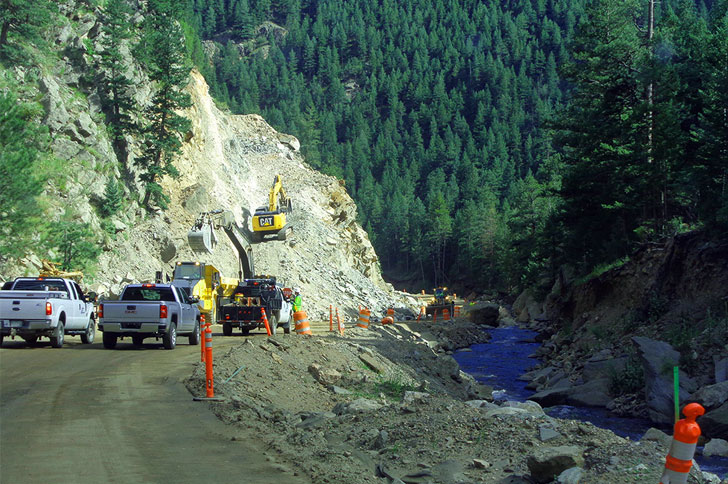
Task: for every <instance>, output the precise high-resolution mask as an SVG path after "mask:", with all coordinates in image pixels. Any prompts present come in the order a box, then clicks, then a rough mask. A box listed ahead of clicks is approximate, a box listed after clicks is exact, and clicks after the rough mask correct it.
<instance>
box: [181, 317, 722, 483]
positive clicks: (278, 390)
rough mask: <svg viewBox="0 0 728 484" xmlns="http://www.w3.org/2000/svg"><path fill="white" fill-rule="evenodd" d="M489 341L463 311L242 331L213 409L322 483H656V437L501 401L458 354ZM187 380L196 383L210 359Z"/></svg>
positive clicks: (224, 364)
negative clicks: (288, 331) (451, 315)
mask: <svg viewBox="0 0 728 484" xmlns="http://www.w3.org/2000/svg"><path fill="white" fill-rule="evenodd" d="M486 338H487V333H485V332H484V331H482V329H481V327H480V326H477V325H475V324H473V323H470V322H469V321H467V320H466V319H464V318H463V319H458V320H456V321H453V322H449V323H442V322H438V323H437V324H432V323H430V322H426V323H414V322H411V323H409V324H404V323H402V324H395V325H388V326H381V325H375V326H373V327H372V329H369V330H364V329H360V328H353V329H347V330H346V333H345V335H344V336H340V335H338V334H334V333H330V334H326V335H324V336H313V337H302V336H295V335H291V336H277V337H273V338H267V339H263V338H252V339H250V338H246V339H242V340H241V344H240V345H239V346H237V347H234V348H232V349H230V350H229V351H227V352H226V353H223V354H221V355H217V356H216V358H215V377H216V394H217V396H220V397H222V398H223V401H221V402H214V403H210V406H211V409H212V411H213V412H215V414H217V415H218V417H219V418H220V419H222V420H223V421H225V422H227V423H229V424H230V425H233V426H240V427H241V428H253V429H254V430H255V431H256V432H257V433H258V434H259V435H260V437H261V439H262V441H264V442H265V443H266V446H265V448H263V449H261V454H262V455H263V454H264V455H265V456H266V458H267V459H269V460H272V461H275V462H277V463H278V464H279V465H280V467H281V470H282V472H284V473H288V474H289V475H293V474H303V475H306V476H308V477H310V478H311V480H312V481H313V482H317V483H319V482H322V483H323V482H331V483H343V484H347V483H351V484H355V483H356V484H359V483H375V482H376V483H380V482H393V483H400V482H404V483H428V482H431V483H468V482H487V483H491V482H492V483H533V482H536V483H547V482H561V483H569V482H573V483H575V482H580V483H581V484H588V483H600V484H603V483H637V482H658V481H659V477H660V475H661V472H662V467H663V465H664V457H665V454H666V451H667V449H666V448H665V447H664V446H663V444H662V443H660V442H657V441H650V440H644V441H642V442H632V441H629V440H627V439H623V438H621V437H618V436H616V435H615V434H613V433H612V432H610V431H607V430H603V429H600V428H597V427H595V426H593V425H591V424H588V423H582V422H577V421H571V420H559V419H555V418H552V417H549V416H547V415H546V414H545V413H544V412H543V410H542V408H541V407H540V405H538V404H536V403H534V402H526V403H517V402H498V403H494V402H493V401H492V398H491V389H490V388H487V387H485V386H483V385H481V384H479V383H477V382H476V381H474V380H473V379H472V378H471V377H470V376H469V375H467V374H465V373H463V372H461V371H460V368H459V366H458V365H457V363H456V362H455V360H454V359H453V358H452V356H451V354H452V352H453V351H454V350H455V349H457V348H463V347H467V346H470V345H472V344H475V343H479V342H484V341H485V340H486ZM236 372H237V373H236ZM186 383H187V386H188V388H189V389H190V391H191V392H192V393H194V394H200V392H201V391H202V389H203V386H204V370H203V368H202V365H200V367H199V368H197V369H196V370H195V372H194V373H193V374H192V375H191V376H190V377H189V379H188V380H187V382H186ZM231 445H235V443H234V442H231ZM284 475H285V474H284ZM706 477H707V478H710V479H712V480H708V481H707V482H719V479H717V480H716V479H715V478H712V477H710V476H704V475H702V474H701V473H699V471H698V470H697V469H696V470H694V471H693V472H692V473H691V477H690V481H689V482H692V483H697V482H706V481H705V480H700V479H705V478H706ZM282 482H285V477H284V478H282ZM725 482H726V483H728V481H725Z"/></svg>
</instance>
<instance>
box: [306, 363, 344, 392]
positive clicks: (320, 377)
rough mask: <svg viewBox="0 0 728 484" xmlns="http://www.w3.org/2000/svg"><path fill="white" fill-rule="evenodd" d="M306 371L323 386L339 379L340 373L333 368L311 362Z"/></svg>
mask: <svg viewBox="0 0 728 484" xmlns="http://www.w3.org/2000/svg"><path fill="white" fill-rule="evenodd" d="M308 372H309V373H310V374H311V375H312V376H313V378H314V379H315V380H316V381H317V382H319V383H320V384H322V385H324V386H330V385H333V384H334V383H337V382H338V381H339V380H341V373H339V372H338V371H336V370H334V369H333V368H326V367H323V366H321V365H319V364H317V363H312V364H311V365H309V367H308Z"/></svg>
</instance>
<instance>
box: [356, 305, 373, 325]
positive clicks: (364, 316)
mask: <svg viewBox="0 0 728 484" xmlns="http://www.w3.org/2000/svg"><path fill="white" fill-rule="evenodd" d="M370 315H371V311H369V310H368V309H367V308H363V309H360V310H359V321H357V323H356V325H357V326H359V327H360V328H364V329H369V316H370Z"/></svg>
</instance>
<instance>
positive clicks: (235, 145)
mask: <svg viewBox="0 0 728 484" xmlns="http://www.w3.org/2000/svg"><path fill="white" fill-rule="evenodd" d="M61 11H62V12H65V15H66V16H67V17H65V18H63V23H64V24H62V25H59V26H58V27H57V30H56V32H54V33H53V35H54V40H55V45H56V47H57V52H58V56H59V61H58V62H57V64H56V65H53V66H51V67H50V68H42V67H17V68H15V70H14V71H13V72H12V73H11V74H12V76H14V77H15V80H16V81H17V82H18V83H20V84H23V83H25V84H26V92H25V93H24V94H25V96H26V97H27V98H28V99H30V98H32V97H37V98H39V99H41V102H42V104H43V106H45V108H46V109H45V117H44V120H43V122H44V124H46V125H47V126H48V128H49V131H50V134H51V137H52V140H53V141H52V150H53V153H54V155H55V156H56V157H57V158H58V159H59V160H61V161H62V162H63V163H64V164H65V166H66V170H67V172H68V173H69V174H70V175H69V176H68V177H67V179H65V180H63V182H56V181H54V180H51V182H50V183H49V186H48V187H47V189H46V192H45V196H46V198H47V199H48V200H49V205H50V206H49V209H48V216H49V218H51V219H56V218H60V217H61V216H62V215H64V214H73V216H74V217H75V219H76V220H78V221H81V222H82V223H83V224H85V225H87V226H89V227H91V228H92V229H93V230H94V232H95V233H96V234H97V243H98V244H99V245H100V246H101V247H103V253H102V254H101V256H100V259H99V263H98V266H97V268H96V270H95V272H94V273H92V274H88V275H87V276H86V278H85V280H84V283H85V285H86V286H87V287H88V288H89V289H93V290H94V291H97V292H99V293H100V294H102V295H104V296H106V297H113V296H114V295H115V294H118V292H119V290H120V288H121V287H123V285H124V284H126V283H129V282H133V281H149V280H152V279H153V278H154V276H155V273H156V272H157V271H162V272H164V273H171V270H172V267H173V264H174V263H175V262H176V261H179V260H199V261H203V262H207V263H212V264H214V265H215V266H217V267H218V268H219V269H220V270H221V271H222V272H223V275H224V276H226V277H236V276H237V273H238V262H237V255H236V252H235V250H234V248H233V246H232V244H230V243H229V241H228V240H227V238H226V237H225V235H224V233H222V232H221V233H219V234H217V235H218V238H219V239H220V243H219V244H218V246H217V248H216V249H215V250H214V251H213V253H212V254H196V253H193V252H192V251H191V250H190V248H189V245H188V243H187V240H186V235H187V231H188V230H189V229H190V228H191V227H192V224H193V222H194V220H195V218H196V217H197V215H198V214H199V213H200V212H202V211H209V210H215V209H224V210H231V211H232V212H233V213H234V214H235V216H236V218H237V222H238V223H239V224H242V223H244V220H243V211H244V210H245V209H247V210H249V211H250V212H252V211H254V210H255V208H256V207H258V206H261V205H264V204H266V203H267V199H268V191H269V188H270V185H271V184H272V181H273V177H274V175H276V174H280V175H282V176H283V183H284V187H285V189H286V191H287V192H288V194H289V196H290V197H291V198H292V200H293V214H292V216H291V217H290V220H291V222H292V223H293V226H294V231H293V237H292V238H291V240H288V241H285V242H283V241H272V242H266V243H263V244H256V245H255V246H254V259H255V268H256V271H257V272H258V273H261V274H270V275H275V276H276V277H277V278H278V279H279V280H281V281H283V282H285V283H286V284H288V285H291V286H299V287H301V289H302V290H303V297H304V309H306V310H307V311H309V316H310V317H314V318H316V317H319V318H320V317H323V316H324V315H326V316H327V317H328V308H329V305H334V306H337V307H339V308H340V311H341V312H342V313H343V314H345V315H346V314H348V315H350V316H354V315H355V314H356V313H357V312H358V307H359V306H366V307H369V308H370V309H371V310H372V314H374V315H379V314H380V313H384V311H385V310H386V308H387V307H390V306H398V307H410V308H416V303H415V301H414V300H413V299H411V298H409V297H408V296H407V295H405V294H401V293H397V292H395V291H394V290H393V288H392V287H391V285H389V284H387V283H385V282H384V281H383V279H382V277H381V272H380V265H379V260H378V257H377V255H376V253H375V252H374V249H373V248H372V245H371V243H370V242H369V239H368V236H367V233H366V232H365V231H364V230H363V229H362V228H361V226H360V225H359V224H358V223H357V221H356V206H355V204H354V202H353V200H352V199H351V198H350V197H349V195H348V194H347V193H346V190H345V187H344V186H343V185H342V183H340V182H339V180H337V179H335V178H333V177H329V176H325V175H323V174H321V173H318V172H316V171H315V170H313V169H311V168H310V167H309V166H308V165H307V164H306V162H305V160H304V158H303V156H302V155H301V154H300V152H299V148H300V143H299V142H298V140H297V139H296V138H295V137H293V136H291V135H287V134H284V133H278V132H276V131H275V130H274V129H273V128H272V127H271V126H270V125H268V124H267V123H266V122H265V120H264V119H262V118H261V117H260V116H258V115H254V114H251V115H240V116H237V115H231V114H229V113H225V112H223V111H221V110H220V109H218V108H217V107H216V106H215V102H214V101H213V99H212V98H211V97H210V95H209V93H208V87H207V84H206V83H205V80H204V78H203V77H202V76H201V75H200V74H199V73H198V72H196V71H193V72H191V73H190V81H189V84H188V85H187V87H186V90H187V92H188V93H189V94H190V95H191V97H192V101H193V105H192V107H191V108H189V109H188V110H186V111H185V112H184V113H183V114H184V115H185V116H186V117H188V118H189V119H190V120H191V121H192V128H191V129H190V131H189V132H188V133H186V136H185V137H184V140H183V141H184V144H183V153H182V155H181V157H180V158H179V159H177V160H176V161H175V166H176V167H177V169H178V170H179V172H180V176H179V177H178V178H176V179H172V178H166V179H164V180H163V182H162V186H163V187H164V190H165V192H166V194H168V195H169V196H170V203H169V208H168V209H167V210H165V211H161V210H158V211H156V212H153V213H149V212H147V210H145V209H143V208H142V207H141V206H140V203H139V200H140V199H141V198H142V197H143V192H142V190H141V186H140V184H139V182H138V179H137V177H136V175H135V169H134V164H133V160H134V157H135V155H136V154H137V153H138V147H137V145H136V140H135V139H134V138H128V139H127V141H128V143H129V147H130V149H129V152H130V155H129V160H126V161H125V162H124V161H122V160H118V159H117V155H116V154H115V152H114V149H113V148H112V146H111V143H110V142H109V136H108V134H107V128H106V126H105V124H104V115H103V112H102V109H101V105H100V101H99V99H100V98H99V93H98V92H97V86H94V85H93V84H91V83H89V82H88V79H91V78H93V76H91V74H92V73H93V70H94V69H95V67H94V63H93V55H94V51H95V50H97V49H98V47H99V43H98V40H99V35H101V34H100V33H99V32H100V24H99V13H100V11H99V10H98V9H97V10H96V12H94V13H90V12H87V11H86V12H83V10H81V9H76V8H75V2H74V1H71V0H69V1H67V2H64V3H63V8H62V9H61ZM79 12H83V13H79ZM123 47H124V48H122V51H123V52H125V53H126V54H127V61H128V62H129V72H130V73H131V75H132V76H133V81H134V83H135V85H136V87H135V99H136V101H137V102H138V103H140V105H143V104H144V103H145V102H148V100H149V99H150V96H151V94H152V92H153V89H154V86H152V85H150V84H149V82H148V80H147V78H146V76H145V74H144V70H143V68H142V66H139V65H138V64H136V63H135V61H134V59H133V58H132V57H131V56H129V55H128V52H129V51H128V49H126V46H123ZM33 79H38V82H37V84H36V83H34V82H33ZM110 178H114V179H117V180H123V181H124V195H125V198H126V200H125V203H124V209H123V211H122V212H120V213H118V214H116V215H114V216H112V217H111V218H110V219H103V218H102V217H101V215H100V214H99V210H98V207H99V203H100V201H101V200H102V199H103V196H104V187H105V185H106V182H107V181H108V180H109V179H110ZM48 256H51V257H52V256H53V254H34V253H28V254H27V256H26V257H24V258H22V259H21V260H20V261H10V262H8V263H6V264H3V266H2V267H0V274H2V277H3V278H5V279H10V278H12V277H15V276H18V275H34V274H37V273H38V270H39V268H40V259H41V258H44V257H48Z"/></svg>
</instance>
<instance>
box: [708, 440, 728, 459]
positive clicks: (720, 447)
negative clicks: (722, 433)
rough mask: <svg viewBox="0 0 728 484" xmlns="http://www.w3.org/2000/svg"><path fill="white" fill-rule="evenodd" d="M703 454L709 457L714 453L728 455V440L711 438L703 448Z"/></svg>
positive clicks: (721, 455) (722, 455)
mask: <svg viewBox="0 0 728 484" xmlns="http://www.w3.org/2000/svg"><path fill="white" fill-rule="evenodd" d="M703 455H705V456H707V457H711V456H713V455H717V456H720V457H728V441H725V440H723V439H710V440H709V441H708V443H707V444H705V447H704V448H703Z"/></svg>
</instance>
